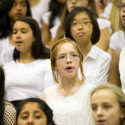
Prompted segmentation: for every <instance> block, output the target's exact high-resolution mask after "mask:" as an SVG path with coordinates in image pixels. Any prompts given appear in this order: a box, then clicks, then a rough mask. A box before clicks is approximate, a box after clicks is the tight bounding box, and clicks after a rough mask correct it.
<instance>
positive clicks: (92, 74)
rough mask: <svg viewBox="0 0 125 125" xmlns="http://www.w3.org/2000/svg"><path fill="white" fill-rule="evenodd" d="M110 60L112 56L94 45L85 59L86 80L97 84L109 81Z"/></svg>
mask: <svg viewBox="0 0 125 125" xmlns="http://www.w3.org/2000/svg"><path fill="white" fill-rule="evenodd" d="M110 62H111V56H110V55H109V54H108V53H107V52H105V51H103V50H101V49H100V48H98V47H97V46H95V45H93V46H92V48H91V50H90V52H89V53H88V55H87V56H86V57H85V58H84V61H83V71H84V75H85V77H86V81H87V82H88V83H89V84H93V85H96V86H97V85H100V84H102V83H105V82H107V80H108V75H109V67H110ZM79 75H80V74H79Z"/></svg>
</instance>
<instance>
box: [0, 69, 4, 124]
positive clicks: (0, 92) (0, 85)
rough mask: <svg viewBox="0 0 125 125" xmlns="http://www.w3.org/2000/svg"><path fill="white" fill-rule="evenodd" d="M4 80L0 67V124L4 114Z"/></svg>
mask: <svg viewBox="0 0 125 125" xmlns="http://www.w3.org/2000/svg"><path fill="white" fill-rule="evenodd" d="M4 81H5V74H4V71H3V69H2V67H0V125H4V124H3V116H4V110H5V108H4Z"/></svg>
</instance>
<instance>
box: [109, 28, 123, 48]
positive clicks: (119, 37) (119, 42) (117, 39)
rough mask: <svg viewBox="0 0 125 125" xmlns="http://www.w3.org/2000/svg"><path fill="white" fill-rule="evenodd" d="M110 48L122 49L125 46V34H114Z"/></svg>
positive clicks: (121, 32)
mask: <svg viewBox="0 0 125 125" xmlns="http://www.w3.org/2000/svg"><path fill="white" fill-rule="evenodd" d="M109 46H110V48H112V49H114V50H119V49H122V48H123V47H124V46H125V32H124V31H122V30H119V31H116V32H115V33H113V34H112V36H111V37H110V43H109Z"/></svg>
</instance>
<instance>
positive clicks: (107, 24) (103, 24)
mask: <svg viewBox="0 0 125 125" xmlns="http://www.w3.org/2000/svg"><path fill="white" fill-rule="evenodd" d="M97 22H98V24H99V29H100V30H103V29H105V28H108V30H109V32H110V33H112V30H111V27H110V25H111V22H110V21H109V20H106V19H99V18H98V19H97Z"/></svg>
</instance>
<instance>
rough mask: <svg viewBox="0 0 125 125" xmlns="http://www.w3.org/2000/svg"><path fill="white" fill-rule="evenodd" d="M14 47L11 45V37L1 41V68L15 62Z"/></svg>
mask: <svg viewBox="0 0 125 125" xmlns="http://www.w3.org/2000/svg"><path fill="white" fill-rule="evenodd" d="M14 48H15V47H14V46H12V45H10V43H9V37H6V38H3V39H0V66H2V65H4V64H6V63H7V62H9V61H11V60H13V50H14Z"/></svg>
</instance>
